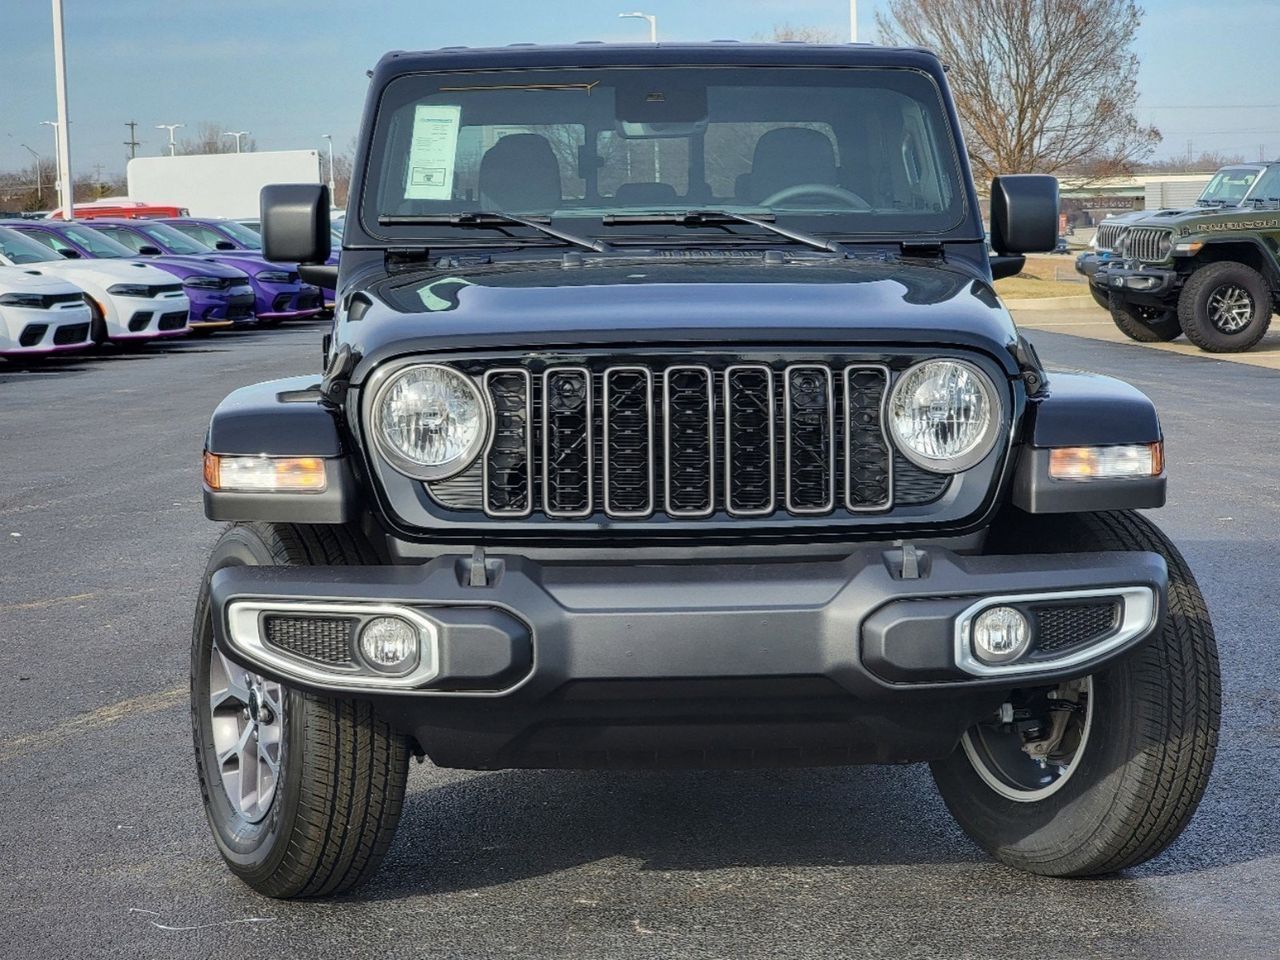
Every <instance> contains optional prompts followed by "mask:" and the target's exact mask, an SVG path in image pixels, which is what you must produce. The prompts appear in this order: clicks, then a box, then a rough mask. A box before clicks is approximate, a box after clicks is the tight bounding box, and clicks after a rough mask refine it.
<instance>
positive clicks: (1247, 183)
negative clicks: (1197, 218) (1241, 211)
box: [1196, 167, 1263, 207]
mask: <svg viewBox="0 0 1280 960" xmlns="http://www.w3.org/2000/svg"><path fill="white" fill-rule="evenodd" d="M1262 169H1263V168H1262V167H1223V168H1222V169H1221V170H1219V171H1218V172H1217V173H1215V174H1214V175H1213V179H1212V180H1210V181H1209V184H1208V186H1206V187H1205V188H1204V192H1203V193H1201V194H1200V199H1199V200H1197V201H1196V203H1198V204H1199V205H1200V206H1203V207H1208V206H1228V207H1234V206H1236V205H1238V204H1240V203H1242V202H1244V198H1245V197H1246V196H1247V195H1248V193H1249V191H1250V190H1251V189H1252V188H1253V185H1254V183H1256V182H1257V180H1258V174H1260V173H1262Z"/></svg>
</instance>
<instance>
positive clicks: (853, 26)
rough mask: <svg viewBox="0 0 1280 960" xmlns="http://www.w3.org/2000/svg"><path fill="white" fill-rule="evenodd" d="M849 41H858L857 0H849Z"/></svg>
mask: <svg viewBox="0 0 1280 960" xmlns="http://www.w3.org/2000/svg"><path fill="white" fill-rule="evenodd" d="M849 41H850V42H851V43H857V42H858V0H849Z"/></svg>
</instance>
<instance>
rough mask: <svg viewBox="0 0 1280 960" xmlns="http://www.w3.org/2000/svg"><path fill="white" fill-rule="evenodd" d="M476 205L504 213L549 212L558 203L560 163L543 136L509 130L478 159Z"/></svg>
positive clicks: (557, 205)
mask: <svg viewBox="0 0 1280 960" xmlns="http://www.w3.org/2000/svg"><path fill="white" fill-rule="evenodd" d="M479 187H480V204H481V206H482V207H483V208H484V209H486V210H490V209H492V210H499V211H502V212H505V213H549V212H551V211H552V210H555V209H556V208H557V207H559V206H560V203H561V201H562V200H563V197H562V196H561V194H560V163H559V161H558V160H556V155H555V152H554V151H553V150H552V149H551V144H550V143H549V142H548V141H547V138H546V137H544V136H541V135H540V134H537V133H510V134H507V135H506V136H505V137H503V138H501V139H500V140H499V141H498V142H497V143H495V144H494V145H493V146H492V147H490V148H489V149H488V150H486V151H485V154H484V156H483V157H482V158H481V159H480V177H479Z"/></svg>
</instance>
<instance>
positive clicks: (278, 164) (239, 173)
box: [127, 150, 320, 218]
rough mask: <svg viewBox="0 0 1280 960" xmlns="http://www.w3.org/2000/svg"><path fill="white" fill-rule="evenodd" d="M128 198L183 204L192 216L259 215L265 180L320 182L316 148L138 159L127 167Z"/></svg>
mask: <svg viewBox="0 0 1280 960" xmlns="http://www.w3.org/2000/svg"><path fill="white" fill-rule="evenodd" d="M127 176H128V181H129V198H130V199H131V200H139V201H142V202H144V203H160V204H172V205H173V206H177V207H186V208H187V210H188V211H190V213H191V215H192V216H193V217H232V218H249V217H256V216H258V194H259V192H260V191H261V190H262V188H263V187H265V186H266V185H267V184H269V183H320V153H319V151H317V150H269V151H263V152H254V153H207V154H193V155H190V156H181V157H136V158H134V159H133V160H130V161H129V166H128V168H127Z"/></svg>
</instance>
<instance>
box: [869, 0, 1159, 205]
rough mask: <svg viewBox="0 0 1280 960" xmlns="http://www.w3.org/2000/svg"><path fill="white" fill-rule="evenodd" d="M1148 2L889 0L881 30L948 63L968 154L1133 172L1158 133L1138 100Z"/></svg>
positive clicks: (988, 172) (1037, 165)
mask: <svg viewBox="0 0 1280 960" xmlns="http://www.w3.org/2000/svg"><path fill="white" fill-rule="evenodd" d="M1141 22H1142V10H1141V9H1140V8H1139V7H1138V6H1137V4H1136V3H1134V2H1133V0H889V4H888V16H886V15H884V14H881V13H878V14H876V24H877V26H878V27H879V29H880V34H881V37H882V38H883V39H884V40H885V41H886V42H889V43H904V42H905V43H909V44H913V45H916V46H923V47H928V48H930V49H932V50H934V51H936V52H937V54H938V55H939V56H940V57H941V58H942V60H943V62H944V63H946V64H947V65H948V67H949V68H950V80H951V89H952V91H953V93H954V95H955V99H956V109H957V110H958V111H959V114H960V119H961V122H962V123H963V124H964V127H965V134H966V139H967V141H968V148H969V157H970V160H971V162H972V164H973V167H974V173H975V175H977V176H978V177H979V179H981V180H986V179H989V178H990V177H992V176H994V175H996V174H1001V173H1068V174H1072V175H1076V176H1083V177H1087V178H1091V179H1092V178H1098V177H1105V176H1111V175H1115V174H1119V173H1127V172H1129V171H1131V170H1132V169H1133V167H1134V166H1135V165H1136V164H1137V163H1139V162H1140V161H1142V160H1145V159H1146V158H1147V157H1149V156H1150V155H1151V153H1152V151H1154V150H1155V148H1156V145H1157V144H1158V143H1159V142H1160V139H1161V138H1160V131H1159V130H1157V129H1156V128H1155V127H1147V126H1143V125H1141V124H1140V123H1138V121H1137V118H1136V117H1135V116H1134V112H1133V105H1134V100H1135V89H1136V86H1137V76H1138V58H1137V57H1136V56H1135V54H1134V52H1133V40H1134V35H1135V34H1136V33H1137V30H1138V26H1139V24H1140V23H1141Z"/></svg>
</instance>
